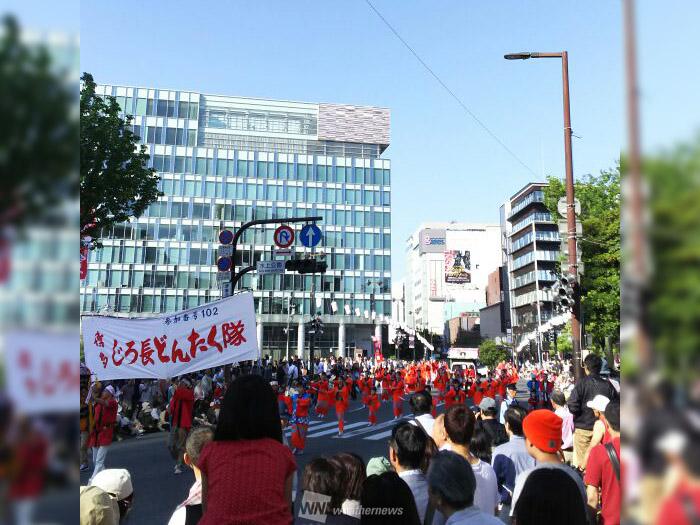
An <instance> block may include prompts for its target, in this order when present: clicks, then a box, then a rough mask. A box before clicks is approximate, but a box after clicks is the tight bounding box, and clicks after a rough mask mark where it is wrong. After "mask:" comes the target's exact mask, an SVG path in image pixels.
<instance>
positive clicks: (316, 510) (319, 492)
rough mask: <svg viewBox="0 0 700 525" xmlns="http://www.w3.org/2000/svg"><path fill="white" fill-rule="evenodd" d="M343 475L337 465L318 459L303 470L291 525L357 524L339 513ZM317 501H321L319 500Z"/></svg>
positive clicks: (326, 459) (334, 462)
mask: <svg viewBox="0 0 700 525" xmlns="http://www.w3.org/2000/svg"><path fill="white" fill-rule="evenodd" d="M344 481H345V472H344V471H343V466H342V464H340V463H339V462H336V461H331V460H330V459H328V458H324V457H319V458H316V459H312V460H311V461H310V462H309V463H307V464H306V466H305V467H304V472H303V473H302V475H301V487H302V490H300V491H299V493H298V495H297V504H296V505H295V508H296V509H298V513H297V516H295V520H294V523H295V524H307V523H308V524H311V523H318V522H321V523H326V524H328V525H350V524H357V523H359V520H358V519H357V518H352V517H350V516H348V515H345V514H343V513H342V511H341V509H342V505H343V501H344V496H345V487H344V486H343V482H344ZM321 497H322V498H323V499H321Z"/></svg>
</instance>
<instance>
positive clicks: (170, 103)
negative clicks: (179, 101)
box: [166, 100, 175, 117]
mask: <svg viewBox="0 0 700 525" xmlns="http://www.w3.org/2000/svg"><path fill="white" fill-rule="evenodd" d="M166 116H168V117H174V116H175V101H174V100H168V113H167V115H166Z"/></svg>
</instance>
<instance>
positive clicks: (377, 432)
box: [80, 379, 527, 525]
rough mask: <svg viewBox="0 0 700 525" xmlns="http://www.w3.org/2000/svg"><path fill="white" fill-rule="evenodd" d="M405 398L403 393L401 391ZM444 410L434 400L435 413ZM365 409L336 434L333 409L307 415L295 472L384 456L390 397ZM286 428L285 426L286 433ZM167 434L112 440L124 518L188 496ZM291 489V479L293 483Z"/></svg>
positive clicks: (152, 517)
mask: <svg viewBox="0 0 700 525" xmlns="http://www.w3.org/2000/svg"><path fill="white" fill-rule="evenodd" d="M525 382H526V381H525V380H524V379H521V380H520V381H519V383H518V398H519V399H520V400H521V401H524V400H525V399H526V398H527V393H526V386H525ZM406 399H407V400H408V396H406ZM403 408H404V414H403V417H402V419H403V420H408V419H411V417H412V416H411V413H410V408H409V406H408V402H407V401H406V402H404V404H403ZM443 411H444V406H443V405H442V404H440V405H438V413H441V412H443ZM367 415H368V411H367V409H366V408H364V407H362V404H361V403H360V400H359V398H358V399H357V400H356V401H352V400H351V402H350V406H349V408H348V411H347V412H346V413H345V432H344V434H343V435H342V436H338V423H337V420H336V418H335V412H334V411H333V410H331V411H329V413H328V416H326V418H324V419H318V418H316V417H312V418H311V423H310V425H309V432H308V435H307V439H306V449H305V451H304V454H302V455H300V456H296V461H297V472H298V473H299V474H301V472H302V471H303V469H304V465H306V463H307V462H308V461H310V460H311V459H313V458H316V457H318V456H332V455H333V454H336V453H338V452H354V453H356V454H359V455H360V456H361V457H362V459H363V460H364V461H365V463H367V461H368V460H369V459H370V458H373V457H376V456H385V457H388V451H387V447H388V444H387V441H388V439H389V436H390V435H391V429H392V427H393V426H394V424H395V423H396V422H395V421H394V418H393V415H392V404H391V402H387V403H382V405H381V407H380V409H379V411H378V412H377V425H375V426H372V427H370V426H368V424H367ZM290 433H291V431H290V430H287V431H286V435H287V438H289V435H290ZM167 440H168V435H167V434H166V433H158V434H148V435H146V436H144V437H142V438H133V439H126V440H124V441H120V442H115V443H114V444H113V445H112V447H111V450H110V451H109V454H108V456H107V468H125V469H127V470H128V471H129V472H130V473H131V476H132V482H133V485H134V494H135V497H134V507H133V510H132V511H131V515H130V520H129V523H130V524H133V525H140V524H144V525H145V524H161V523H163V524H165V523H167V521H168V519H169V518H170V515H171V513H172V512H173V510H174V509H175V507H177V505H178V504H179V503H180V502H182V500H184V499H185V497H186V496H187V492H188V490H189V488H190V486H191V484H192V483H193V482H194V476H193V475H192V473H191V471H188V470H186V471H185V472H184V473H183V474H180V475H175V474H173V466H174V465H173V462H172V459H171V458H170V454H169V452H168V449H167ZM89 477H90V471H88V472H81V476H80V483H81V485H84V484H86V483H87V480H88V478H89ZM294 487H295V489H296V482H295V485H294Z"/></svg>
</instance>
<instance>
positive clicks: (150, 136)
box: [146, 126, 156, 142]
mask: <svg viewBox="0 0 700 525" xmlns="http://www.w3.org/2000/svg"><path fill="white" fill-rule="evenodd" d="M155 140H156V128H154V127H153V126H148V127H146V142H155Z"/></svg>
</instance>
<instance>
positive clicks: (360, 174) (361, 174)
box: [353, 168, 365, 184]
mask: <svg viewBox="0 0 700 525" xmlns="http://www.w3.org/2000/svg"><path fill="white" fill-rule="evenodd" d="M353 182H354V183H355V184H364V183H365V169H364V168H355V180H354V181H353Z"/></svg>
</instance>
